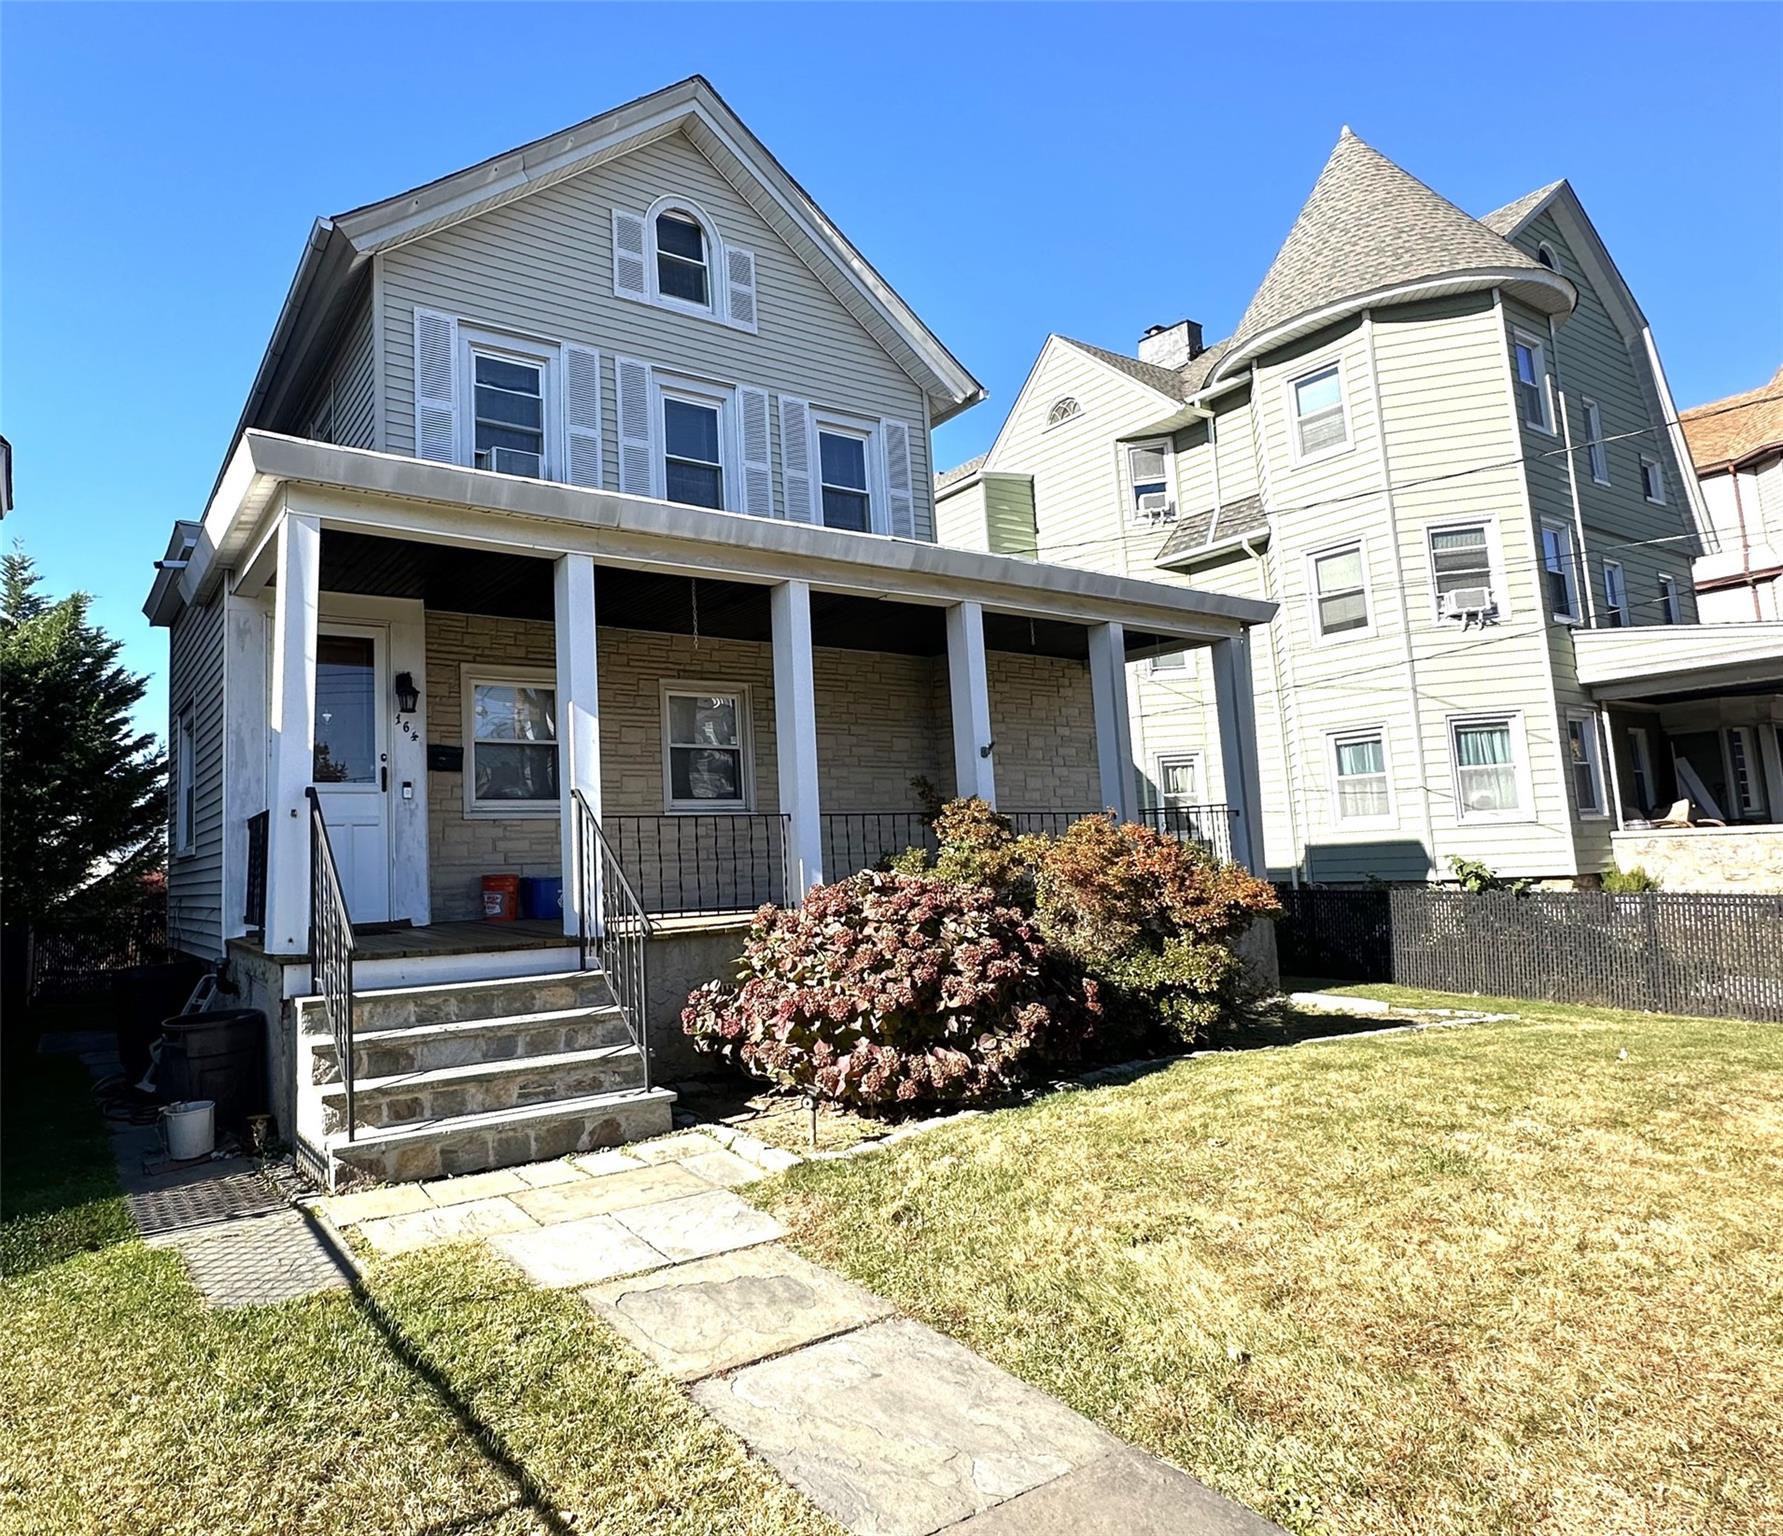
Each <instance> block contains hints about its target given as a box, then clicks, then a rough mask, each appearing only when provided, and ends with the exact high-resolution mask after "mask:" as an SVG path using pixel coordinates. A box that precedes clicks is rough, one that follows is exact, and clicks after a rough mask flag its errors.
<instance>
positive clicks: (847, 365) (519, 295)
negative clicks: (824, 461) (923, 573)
mask: <svg viewBox="0 0 1783 1536" xmlns="http://www.w3.org/2000/svg"><path fill="white" fill-rule="evenodd" d="M671 193H672V194H678V195H681V196H685V197H687V198H689V199H691V200H692V201H693V202H695V203H696V204H697V205H698V206H699V207H700V209H701V210H702V211H703V212H704V213H705V214H706V215H707V216H708V217H709V218H711V219H712V220H713V222H714V223H715V224H716V225H717V227H718V230H719V233H720V235H721V237H722V238H723V239H724V240H725V241H726V242H727V243H729V244H732V245H736V246H741V247H744V248H746V249H749V250H751V251H753V252H754V253H755V260H756V284H757V295H758V305H759V324H760V331H759V334H757V335H750V334H748V333H746V332H743V331H738V330H733V329H731V328H730V327H728V326H724V325H721V324H718V323H717V322H715V321H712V320H709V319H705V318H702V317H700V316H697V315H688V314H682V313H679V312H677V311H674V310H669V309H663V308H657V307H654V306H651V305H646V304H640V303H636V302H633V301H631V300H628V299H621V298H617V297H615V295H614V293H613V235H612V210H613V208H614V207H619V208H622V209H628V210H630V211H632V212H635V213H638V214H640V215H641V214H643V213H644V211H645V210H646V209H648V208H649V207H650V205H651V204H652V203H654V202H655V201H656V199H657V198H659V197H661V196H664V195H665V194H671ZM377 261H378V266H379V286H380V293H381V295H382V297H381V302H380V322H379V323H380V336H379V345H380V346H381V349H382V362H383V369H384V402H385V404H384V412H385V420H384V434H383V441H384V447H385V448H386V449H387V450H388V451H390V452H392V453H405V454H406V453H413V452H414V451H415V419H414V312H415V309H416V307H417V306H420V307H424V308H431V309H438V310H442V311H444V312H446V313H448V314H452V315H456V316H458V317H459V318H460V319H462V320H465V321H467V322H471V323H473V324H475V325H477V326H480V327H485V328H487V329H490V330H495V331H508V332H512V333H514V334H516V335H518V336H523V337H527V338H530V339H534V340H539V341H546V342H564V341H570V342H577V343H580V344H582V345H584V346H590V347H597V348H599V349H600V352H601V372H602V383H601V394H602V410H603V417H604V421H603V433H602V438H603V472H604V475H605V483H606V485H607V486H608V488H609V489H617V488H618V473H619V454H618V426H617V395H616V391H615V389H614V379H613V359H614V357H615V356H624V357H633V358H638V359H640V360H641V361H644V362H647V363H650V364H651V365H653V366H655V367H657V368H659V369H662V370H664V371H668V372H679V373H684V374H688V375H690V376H694V377H698V378H701V379H708V380H712V381H716V382H719V383H723V384H732V385H752V386H754V387H757V388H760V389H765V390H767V391H769V392H770V394H776V395H777V394H789V395H795V396H798V397H799V398H802V399H806V400H810V401H812V402H813V403H815V404H817V405H820V406H824V407H827V408H830V409H832V410H836V411H843V412H850V413H853V414H855V415H859V416H867V417H872V418H877V419H881V420H893V421H902V422H906V423H908V424H909V425H910V427H911V433H910V445H911V476H912V480H913V490H914V501H915V506H914V519H915V528H916V534H917V537H919V538H924V539H932V538H933V537H934V517H933V504H932V466H931V464H930V460H929V432H928V416H927V402H926V399H925V397H924V395H923V393H922V391H921V390H920V389H919V388H918V386H917V385H916V383H915V382H914V381H913V380H912V379H911V378H910V376H909V375H908V374H906V373H905V372H904V371H903V370H902V369H901V368H900V367H899V366H898V365H897V364H896V363H895V362H894V361H893V360H892V358H891V357H890V356H889V355H888V354H887V353H886V352H885V350H884V349H883V348H882V347H881V346H880V345H879V344H878V343H877V342H876V341H875V340H874V339H873V338H872V337H871V336H870V335H869V334H868V333H867V331H866V330H865V329H864V328H863V327H862V326H861V325H860V323H859V322H858V321H857V320H855V318H854V317H853V316H852V315H851V314H849V312H848V311H847V310H846V309H845V308H844V307H843V306H842V305H841V304H840V303H838V302H837V300H836V299H835V297H834V295H832V294H831V293H830V292H829V290H828V289H826V288H825V287H824V286H823V284H822V283H820V282H819V281H818V279H817V278H816V276H814V275H813V274H812V272H811V271H810V269H809V268H807V267H806V266H805V265H804V263H803V262H802V261H800V260H799V259H798V258H797V257H796V256H795V255H793V253H792V251H791V250H790V249H789V248H788V247H787V246H786V245H785V244H784V243H783V242H782V241H781V240H780V239H779V237H778V236H777V235H775V234H774V233H773V232H772V231H771V230H770V229H769V228H768V226H767V225H766V224H765V223H764V222H763V221H762V220H761V218H760V216H759V215H758V214H757V213H756V212H755V211H754V209H753V208H751V207H750V206H749V204H748V203H747V202H746V201H745V200H744V199H743V198H742V196H741V195H740V194H739V193H738V192H737V190H736V189H735V188H734V187H733V186H732V185H731V184H730V183H729V182H728V181H726V180H725V179H724V177H723V176H721V175H720V174H719V172H718V171H717V169H716V168H715V167H714V166H713V165H712V163H711V162H710V161H709V160H707V159H706V158H705V157H704V156H703V155H702V154H700V152H699V151H698V150H697V149H695V148H694V146H693V145H692V144H691V143H690V142H689V141H688V140H687V139H686V138H685V137H684V136H682V135H680V134H675V135H672V136H670V137H668V138H665V139H661V140H658V141H656V142H655V143H652V144H649V145H647V146H644V147H642V148H640V149H637V150H635V151H633V152H632V153H630V154H628V155H625V156H623V157H621V158H620V159H618V160H614V161H610V162H608V163H607V164H605V165H602V166H599V167H597V168H596V169H594V170H591V171H588V172H586V173H584V174H582V175H580V176H576V177H573V178H571V179H570V180H568V181H564V182H560V183H558V184H557V185H555V186H552V187H548V188H545V189H543V190H541V191H539V192H535V193H533V194H532V195H531V196H529V197H525V198H522V199H520V200H518V201H516V202H513V203H510V204H507V205H506V206H504V207H501V208H497V209H494V210H492V211H490V212H488V213H484V214H482V215H479V216H478V217H476V218H474V219H471V220H469V221H467V222H465V223H463V224H459V225H456V226H454V227H453V228H451V229H447V230H443V231H441V232H439V233H437V234H432V235H428V236H425V237H424V238H422V239H420V240H417V241H415V242H413V243H411V244H408V245H404V246H400V247H398V248H397V249H395V250H392V251H390V252H388V253H386V254H383V255H381V256H379V257H378V258H377ZM770 416H771V417H772V418H773V419H772V423H771V432H772V437H773V452H774V458H775V466H776V473H775V476H774V504H775V510H776V514H777V515H781V516H784V514H785V507H784V502H783V497H782V488H781V484H780V479H781V477H780V475H779V473H778V465H779V451H780V442H779V438H780V423H779V419H778V416H779V413H778V411H771V412H770Z"/></svg>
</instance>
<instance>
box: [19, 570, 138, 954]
mask: <svg viewBox="0 0 1783 1536" xmlns="http://www.w3.org/2000/svg"><path fill="white" fill-rule="evenodd" d="M39 579H40V578H39V577H38V575H37V569H36V566H35V565H34V564H33V562H32V561H31V559H30V558H29V557H28V556H27V555H26V554H25V553H24V551H23V550H22V549H21V548H19V547H18V546H15V547H14V549H13V551H12V552H11V553H10V554H8V555H6V556H5V557H4V559H0V914H3V915H4V917H5V919H6V921H7V922H8V923H40V922H42V921H43V920H44V919H45V918H46V917H52V916H66V917H71V918H78V919H79V920H81V921H88V922H91V921H102V920H103V919H104V917H105V916H106V915H107V914H108V913H109V912H112V911H115V910H116V909H117V908H119V907H121V906H125V905H128V904H129V903H131V902H133V901H135V900H138V899H139V898H140V896H141V892H142V882H143V878H144V876H146V875H148V874H150V873H151V872H152V871H154V870H157V869H159V868H160V867H161V866H162V863H163V859H164V855H165V852H166V847H165V844H166V809H167V770H166V763H165V761H164V759H163V757H162V754H161V752H160V751H159V749H158V747H157V744H156V740H155V737H154V736H153V735H151V734H147V733H139V732H137V731H136V730H135V729H134V728H133V727H132V724H131V720H130V711H131V710H132V709H133V708H134V707H135V706H136V704H137V703H138V702H139V701H140V700H141V698H142V696H143V693H144V692H145V690H146V689H147V687H148V679H147V678H146V677H141V676H138V675H137V674H135V673H133V672H128V671H126V670H125V669H124V668H123V667H121V666H120V665H118V653H119V652H120V650H122V645H121V643H120V642H119V641H117V640H114V639H112V638H111V637H110V636H109V635H107V634H106V633H105V631H104V630H102V629H100V628H98V627H97V626H96V625H94V624H92V623H90V622H89V621H88V617H87V615H88V608H89V606H90V604H91V602H92V599H91V597H90V596H89V595H88V594H87V593H85V592H76V593H74V594H73V595H71V596H69V597H65V598H63V599H61V600H60V601H59V602H52V601H51V600H50V599H48V598H46V597H45V596H43V594H42V593H40V592H39V591H38V590H37V587H38V581H39Z"/></svg>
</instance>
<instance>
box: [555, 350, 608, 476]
mask: <svg viewBox="0 0 1783 1536" xmlns="http://www.w3.org/2000/svg"><path fill="white" fill-rule="evenodd" d="M563 435H564V476H563V478H564V479H565V480H567V481H568V482H569V483H570V484H571V485H591V486H594V487H596V488H597V489H598V488H599V486H600V483H601V355H600V353H598V352H596V351H595V350H594V348H593V347H578V346H577V345H576V344H575V343H574V342H565V343H564V348H563Z"/></svg>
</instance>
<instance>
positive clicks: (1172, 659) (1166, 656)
mask: <svg viewBox="0 0 1783 1536" xmlns="http://www.w3.org/2000/svg"><path fill="white" fill-rule="evenodd" d="M1188 666H1189V653H1188V652H1187V651H1165V652H1164V653H1163V654H1162V655H1161V656H1154V657H1152V659H1151V661H1150V662H1149V663H1148V665H1147V670H1148V671H1150V672H1186V671H1187V670H1188Z"/></svg>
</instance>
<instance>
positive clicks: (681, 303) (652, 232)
mask: <svg viewBox="0 0 1783 1536" xmlns="http://www.w3.org/2000/svg"><path fill="white" fill-rule="evenodd" d="M665 213H678V214H685V215H686V216H687V219H688V221H689V222H690V223H694V224H697V225H699V227H700V233H701V235H702V236H703V237H704V240H705V245H706V298H707V301H708V302H706V303H704V304H695V303H694V302H693V300H691V299H681V298H676V297H675V295H674V294H671V293H664V292H663V291H662V277H661V268H660V266H659V263H660V262H661V260H662V251H661V250H660V248H659V247H658V246H657V243H656V221H657V220H658V219H659V218H661V217H662V216H663V215H664V214H665ZM644 249H645V253H646V256H647V259H646V261H645V263H644V292H645V294H646V295H647V297H648V299H649V302H650V303H652V304H654V305H656V306H657V307H658V308H659V309H672V310H675V311H677V312H678V313H680V314H683V315H698V316H701V317H702V318H704V319H707V320H717V321H720V322H722V323H726V324H728V323H729V319H730V317H729V315H728V314H727V312H726V309H725V301H724V284H723V283H722V282H721V281H720V277H719V274H720V272H721V271H722V270H723V268H724V241H723V239H722V238H721V237H720V236H719V233H718V226H717V225H716V224H714V223H713V222H712V217H711V215H710V214H708V213H707V212H706V210H705V209H704V208H702V207H700V205H699V204H698V203H696V202H695V201H694V200H693V199H692V198H691V197H679V196H676V195H675V194H674V193H665V194H664V195H663V196H662V197H659V198H657V200H656V201H655V202H654V203H652V204H651V205H650V207H649V209H648V210H646V212H645V214H644ZM670 259H671V260H679V259H681V258H678V257H674V256H672V255H671V257H670Z"/></svg>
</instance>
